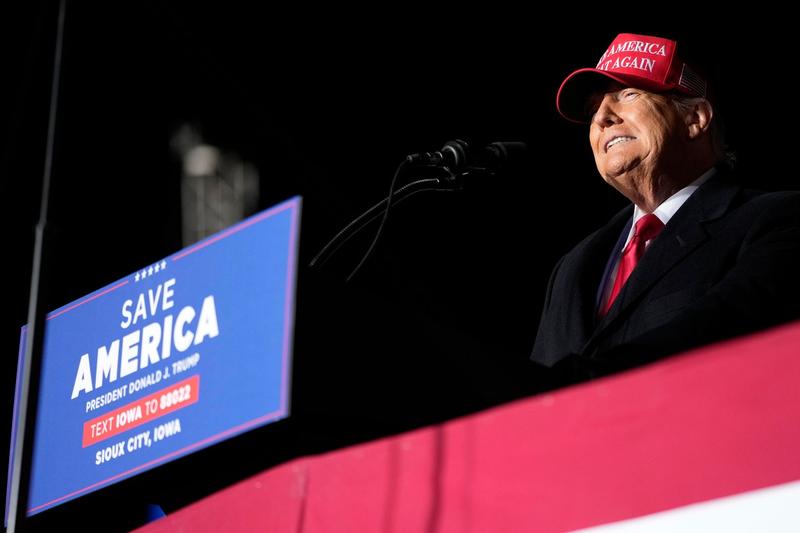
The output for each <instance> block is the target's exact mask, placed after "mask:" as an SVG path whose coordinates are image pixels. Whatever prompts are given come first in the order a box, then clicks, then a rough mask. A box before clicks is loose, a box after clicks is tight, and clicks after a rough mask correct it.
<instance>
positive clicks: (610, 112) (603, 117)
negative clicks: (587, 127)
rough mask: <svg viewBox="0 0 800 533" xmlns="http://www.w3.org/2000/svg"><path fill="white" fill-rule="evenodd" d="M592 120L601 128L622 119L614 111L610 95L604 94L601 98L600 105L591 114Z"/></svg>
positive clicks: (617, 122)
mask: <svg viewBox="0 0 800 533" xmlns="http://www.w3.org/2000/svg"><path fill="white" fill-rule="evenodd" d="M592 122H594V123H595V124H597V125H598V126H600V127H601V128H607V127H608V126H613V125H614V124H619V123H620V122H622V119H621V118H620V117H619V115H617V113H616V112H615V111H614V105H613V101H612V99H611V96H606V97H605V98H603V101H602V102H600V107H598V108H597V111H596V112H595V114H594V115H592Z"/></svg>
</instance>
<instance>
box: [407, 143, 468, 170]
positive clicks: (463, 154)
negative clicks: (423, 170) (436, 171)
mask: <svg viewBox="0 0 800 533" xmlns="http://www.w3.org/2000/svg"><path fill="white" fill-rule="evenodd" d="M467 150H469V145H468V144H467V143H466V142H465V141H462V140H461V139H454V140H452V141H447V142H446V143H444V146H442V149H441V150H439V151H438V152H420V153H418V154H411V155H410V156H408V158H407V159H408V161H409V162H410V163H412V164H422V165H432V166H437V167H446V168H448V169H450V170H451V171H455V170H458V169H460V168H461V167H463V166H464V165H465V164H466V162H467Z"/></svg>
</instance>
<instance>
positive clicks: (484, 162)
mask: <svg viewBox="0 0 800 533" xmlns="http://www.w3.org/2000/svg"><path fill="white" fill-rule="evenodd" d="M527 156H528V145H527V144H525V143H524V142H519V141H496V142H493V143H490V144H488V145H486V146H485V147H483V149H481V150H479V151H477V152H474V153H470V154H469V157H468V158H467V164H468V166H467V170H470V169H472V170H483V171H487V172H497V171H499V170H502V169H503V168H506V167H507V166H508V165H511V164H519V163H522V162H523V161H524V160H525V158H526V157H527Z"/></svg>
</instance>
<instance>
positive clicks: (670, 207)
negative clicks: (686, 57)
mask: <svg viewBox="0 0 800 533" xmlns="http://www.w3.org/2000/svg"><path fill="white" fill-rule="evenodd" d="M679 52H680V50H679V49H678V43H677V42H675V41H672V40H669V39H664V38H660V37H654V36H647V35H634V34H620V35H618V36H617V37H616V38H615V39H614V41H613V42H612V43H611V45H610V46H609V47H608V49H607V50H606V52H605V53H604V54H603V55H602V57H601V58H600V60H599V62H598V63H597V66H596V67H594V68H583V69H580V70H577V71H575V72H573V73H572V74H570V75H569V76H568V77H567V78H566V79H565V80H564V82H563V83H562V84H561V87H560V88H559V91H558V95H557V100H556V103H557V108H558V111H559V113H560V114H561V115H562V116H563V117H564V118H566V119H567V120H570V121H572V122H576V123H584V124H588V125H589V142H590V146H591V149H592V151H593V153H594V158H595V163H596V166H597V170H598V171H599V173H600V175H601V176H602V178H603V179H604V180H605V181H606V182H607V183H608V184H609V185H611V186H612V187H614V188H615V189H616V190H617V191H619V192H620V193H621V194H622V195H624V196H625V197H626V198H627V199H628V200H630V205H629V206H628V207H626V208H625V209H623V210H622V211H621V212H619V213H618V214H617V215H616V216H614V217H613V218H612V219H611V220H610V221H609V222H608V223H607V224H606V225H605V226H603V227H602V228H600V229H598V230H597V231H595V232H594V233H592V234H591V235H589V236H588V237H586V238H585V239H584V240H583V241H581V242H580V243H578V244H577V246H575V248H573V249H572V250H571V251H570V252H569V253H567V254H566V255H565V256H564V257H562V258H561V260H560V261H559V262H558V263H557V265H556V266H555V268H554V270H553V272H552V275H551V277H550V281H549V285H548V287H547V293H546V297H545V303H544V309H543V313H542V317H541V321H540V323H539V329H538V333H537V336H536V341H535V344H534V348H533V353H532V355H531V359H532V360H533V361H534V362H536V363H539V364H541V365H544V366H545V367H550V368H554V369H560V370H562V371H563V372H564V374H559V375H561V376H562V378H563V377H564V376H566V379H568V380H570V381H572V380H576V379H577V380H580V379H586V378H590V377H593V376H597V375H602V374H605V373H608V372H612V371H618V370H622V369H625V368H630V367H632V366H636V365H639V364H642V363H646V362H648V361H652V360H654V359H657V358H659V357H663V356H665V355H668V354H673V353H677V352H681V351H685V350H687V349H690V348H692V347H695V346H700V345H703V344H707V343H710V342H713V341H717V340H721V339H725V338H730V337H733V336H737V335H740V334H744V333H747V332H752V331H756V330H759V329H763V328H767V327H769V326H772V325H775V324H779V323H782V322H786V321H789V320H793V319H796V318H800V193H797V192H773V193H764V192H759V191H752V190H747V189H744V188H743V187H741V186H740V185H737V183H736V179H735V173H734V172H733V168H732V167H733V165H732V163H733V159H732V157H731V156H730V155H729V154H728V153H727V152H726V150H725V144H724V139H723V137H722V129H721V127H720V126H719V120H718V118H717V117H715V114H714V106H713V105H712V102H711V101H710V100H709V96H708V91H707V89H708V87H707V85H706V81H705V80H704V79H703V78H702V77H701V76H700V75H698V74H697V73H696V72H695V71H694V70H692V68H691V67H690V66H689V65H688V64H687V63H685V62H684V61H682V59H681V56H680V55H679ZM755 90H759V91H760V90H761V89H758V88H757V87H754V91H755Z"/></svg>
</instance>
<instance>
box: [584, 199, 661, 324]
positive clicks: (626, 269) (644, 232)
mask: <svg viewBox="0 0 800 533" xmlns="http://www.w3.org/2000/svg"><path fill="white" fill-rule="evenodd" d="M662 229H664V223H663V222H661V221H660V220H659V219H658V217H657V216H655V215H654V214H652V213H650V214H647V215H645V216H643V217H642V218H640V219H639V220H637V221H636V227H635V228H634V230H633V237H632V238H631V240H630V241H629V242H628V245H627V246H626V247H625V249H624V250H623V251H622V259H620V261H619V267H618V268H617V277H616V279H615V280H614V286H613V287H612V289H611V294H610V295H609V296H608V302H606V304H605V306H603V308H602V309H601V310H600V316H605V315H606V313H608V310H609V309H611V304H613V303H614V300H615V299H616V298H617V295H618V294H619V291H621V290H622V287H623V286H624V285H625V282H626V281H628V277H629V276H630V275H631V272H633V269H634V268H635V267H636V263H638V262H639V259H641V258H642V255H644V248H645V243H647V241H649V240H651V239H655V238H656V237H657V236H658V234H659V233H661V230H662Z"/></svg>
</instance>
